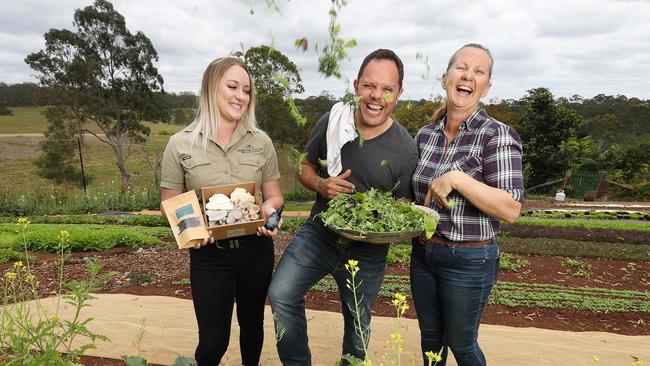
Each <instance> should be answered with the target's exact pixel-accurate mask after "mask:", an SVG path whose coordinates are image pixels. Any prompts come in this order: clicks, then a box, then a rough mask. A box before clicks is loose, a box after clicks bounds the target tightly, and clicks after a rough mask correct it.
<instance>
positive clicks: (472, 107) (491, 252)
mask: <svg viewBox="0 0 650 366" xmlns="http://www.w3.org/2000/svg"><path fill="white" fill-rule="evenodd" d="M492 65H493V59H492V56H491V55H490V51H489V50H488V49H487V48H485V47H483V46H481V45H479V44H468V45H465V46H463V47H461V48H460V49H459V50H458V51H456V52H455V53H454V55H453V56H452V57H451V59H450V60H449V65H448V66H447V71H446V72H445V73H444V74H443V76H442V87H443V89H444V90H445V92H446V94H447V99H446V101H445V104H444V105H443V106H442V108H441V109H440V110H438V111H436V113H435V114H434V117H433V122H432V123H430V124H428V125H426V126H424V127H423V128H422V129H421V130H420V131H419V132H418V134H417V135H416V137H415V138H416V141H417V145H418V150H419V160H418V165H417V168H416V169H415V173H414V175H413V188H414V192H415V198H416V201H417V203H418V204H422V205H425V206H429V207H432V208H434V209H435V210H436V211H437V212H438V213H439V214H440V223H439V224H438V228H437V231H436V234H435V235H434V236H433V237H432V238H431V239H429V240H427V239H425V238H424V237H420V238H416V239H415V240H414V243H413V250H412V252H411V289H412V291H413V301H414V303H415V310H416V312H417V315H418V322H419V326H420V334H421V342H422V352H423V353H424V352H426V351H433V352H438V351H439V350H440V349H443V362H442V363H440V364H441V365H444V363H445V362H444V359H446V355H447V347H449V348H451V351H452V352H453V353H454V357H455V359H456V361H457V363H458V365H459V366H470V365H472V366H473V365H486V360H485V356H484V355H483V352H482V351H481V348H480V347H479V345H478V342H477V338H478V328H479V323H480V321H481V315H482V313H483V309H484V308H485V304H486V302H487V299H488V297H489V295H490V291H491V289H492V286H493V285H494V283H495V282H496V277H497V272H498V270H499V247H498V246H497V243H496V233H497V231H498V229H499V221H500V220H505V221H508V222H514V221H515V220H516V219H517V217H519V213H520V210H521V204H522V202H523V199H524V183H523V175H522V147H521V139H520V138H519V136H518V135H517V133H516V132H515V131H514V130H513V129H512V128H510V127H508V126H506V125H505V124H503V123H501V122H499V121H497V120H495V119H493V118H492V117H490V116H489V115H488V114H487V113H486V112H485V110H483V109H481V108H479V101H480V99H481V98H482V97H484V96H485V95H486V94H487V93H488V91H489V90H490V86H491V82H490V77H491V76H492ZM423 357H424V356H423ZM424 358H425V362H424V364H425V365H427V361H426V357H424Z"/></svg>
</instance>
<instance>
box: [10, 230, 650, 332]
mask: <svg viewBox="0 0 650 366" xmlns="http://www.w3.org/2000/svg"><path fill="white" fill-rule="evenodd" d="M290 240H291V236H290V235H281V236H280V237H279V238H277V239H276V254H277V255H278V256H279V255H280V254H281V253H282V252H283V251H284V249H285V248H286V246H287V245H288V243H289V242H290ZM35 256H36V257H37V258H38V259H37V261H36V264H35V265H34V266H33V268H34V270H35V272H36V273H37V277H38V278H39V280H40V286H39V291H40V293H41V294H43V296H51V295H54V294H56V291H57V289H58V263H57V257H56V255H54V254H35ZM517 257H518V258H522V259H526V260H528V261H529V265H527V266H526V267H524V268H522V269H520V270H519V272H512V271H501V273H500V275H499V279H500V280H501V281H514V282H517V281H519V282H526V283H547V284H561V285H565V286H588V287H601V288H609V289H616V290H636V291H644V292H648V291H650V278H649V277H648V274H650V262H643V261H636V262H631V261H620V260H606V259H587V258H582V259H580V260H581V261H583V262H585V263H589V264H591V266H592V269H591V272H592V275H591V276H590V277H589V278H582V277H574V276H571V275H570V274H569V273H568V272H567V270H566V269H565V268H564V267H562V261H563V259H564V258H563V257H556V256H532V255H519V256H517ZM90 258H92V259H94V260H96V261H97V262H99V263H100V264H101V265H102V272H108V271H115V272H117V275H116V276H115V277H114V278H113V279H112V280H110V281H109V282H108V283H107V284H106V287H105V289H104V290H103V291H101V292H104V293H129V294H137V295H163V296H174V297H179V298H184V299H190V298H191V295H192V294H191V290H190V287H189V285H188V284H186V283H184V282H186V281H187V278H188V276H189V274H188V268H189V257H188V255H187V252H186V251H180V250H178V249H176V247H175V245H174V244H172V243H171V242H169V241H168V242H167V243H165V244H163V245H159V246H151V247H148V248H145V249H141V250H139V251H134V250H131V249H126V248H115V249H113V250H111V251H108V252H85V253H74V255H73V256H72V257H71V258H69V259H68V260H67V261H66V266H65V269H64V276H65V278H66V279H73V278H85V277H87V275H86V273H85V262H86V260H87V259H90ZM629 263H634V264H633V265H632V266H630V265H629ZM7 266H8V265H3V266H0V269H4V268H6V267H7ZM632 267H633V268H634V269H631V268H632ZM408 270H409V269H408V264H407V263H399V264H395V265H392V266H389V267H388V268H387V271H386V273H387V274H394V275H408ZM306 304H307V307H308V308H311V309H318V310H326V311H335V312H339V311H340V302H339V295H338V293H335V292H333V293H322V292H316V291H312V292H310V293H309V294H308V296H307V299H306ZM373 313H375V314H378V315H382V316H393V315H394V308H393V307H392V306H391V305H390V299H388V298H380V299H379V300H378V301H377V303H376V304H375V306H374V308H373ZM405 315H406V316H407V317H410V318H414V317H415V312H414V311H413V306H412V303H411V309H410V310H409V311H408V312H407V313H406V314H405ZM483 322H484V323H486V324H499V325H508V326H519V327H521V326H526V327H531V326H532V327H538V328H546V329H561V330H573V331H584V330H591V331H607V332H613V333H619V334H628V335H642V334H643V335H648V334H650V314H648V313H595V312H589V311H576V310H571V309H532V308H509V307H504V306H497V305H489V306H488V307H487V308H486V311H485V315H484V319H483Z"/></svg>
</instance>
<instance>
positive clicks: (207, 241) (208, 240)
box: [194, 231, 214, 249]
mask: <svg viewBox="0 0 650 366" xmlns="http://www.w3.org/2000/svg"><path fill="white" fill-rule="evenodd" d="M208 233H209V234H210V236H209V237H207V238H205V239H203V241H202V242H200V243H198V244H196V245H195V246H194V249H201V248H203V247H204V246H206V245H208V244H214V238H213V237H212V232H211V231H208Z"/></svg>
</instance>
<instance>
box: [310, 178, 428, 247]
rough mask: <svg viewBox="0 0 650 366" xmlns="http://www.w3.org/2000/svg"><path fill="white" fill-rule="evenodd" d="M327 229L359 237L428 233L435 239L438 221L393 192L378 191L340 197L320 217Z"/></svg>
mask: <svg viewBox="0 0 650 366" xmlns="http://www.w3.org/2000/svg"><path fill="white" fill-rule="evenodd" d="M320 217H321V218H322V219H323V222H324V223H325V225H327V226H331V227H335V228H338V229H346V230H354V231H358V232H359V233H362V234H363V233H370V232H380V233H394V232H407V231H424V232H425V233H426V237H427V239H429V238H431V236H432V235H433V233H434V232H435V230H436V226H437V225H438V222H437V219H436V218H435V217H433V216H431V215H429V214H427V213H426V212H425V211H423V210H420V209H418V208H416V207H415V206H414V205H413V204H410V203H405V202H402V201H398V200H395V199H394V198H393V195H392V193H391V192H380V191H378V190H376V189H374V188H372V189H370V190H369V191H367V192H364V193H360V192H356V193H353V194H340V195H338V196H336V197H334V198H333V199H332V200H330V201H329V203H328V208H327V210H326V211H325V212H323V213H321V214H320Z"/></svg>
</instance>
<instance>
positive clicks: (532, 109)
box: [520, 88, 581, 186]
mask: <svg viewBox="0 0 650 366" xmlns="http://www.w3.org/2000/svg"><path fill="white" fill-rule="evenodd" d="M524 100H525V102H526V111H525V112H524V114H523V116H522V119H521V127H522V129H521V131H520V135H521V138H522V142H523V145H524V166H525V172H526V175H527V184H528V186H534V185H537V184H540V183H544V182H546V181H547V180H549V179H552V178H557V177H561V176H562V175H563V174H564V171H565V170H566V169H567V168H569V166H570V163H571V161H570V160H571V157H570V156H567V155H565V154H563V153H562V146H563V145H566V144H568V143H569V141H570V140H571V139H572V138H575V136H576V128H577V126H578V125H579V124H580V122H581V117H580V116H579V115H578V114H577V113H576V112H575V111H573V110H571V109H569V108H567V107H565V106H558V105H557V104H556V102H555V100H553V95H552V94H551V92H550V91H549V90H548V89H546V88H537V89H531V90H528V94H527V95H526V97H524ZM565 151H566V149H565Z"/></svg>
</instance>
